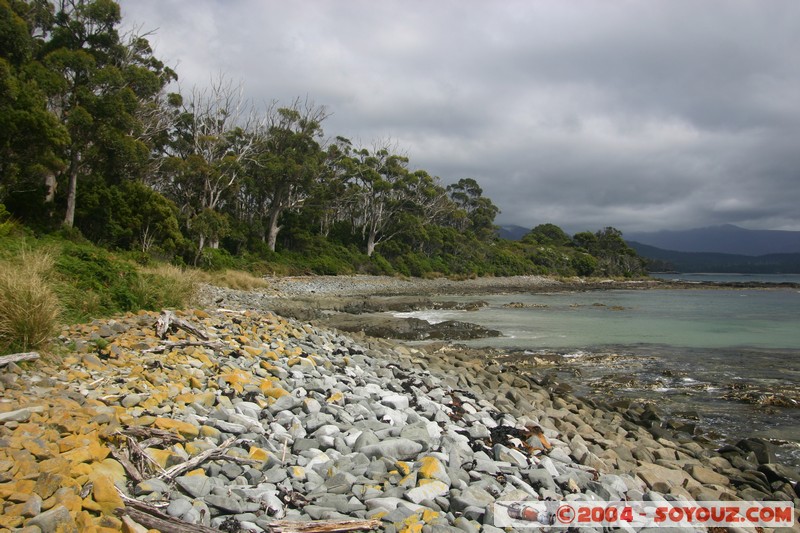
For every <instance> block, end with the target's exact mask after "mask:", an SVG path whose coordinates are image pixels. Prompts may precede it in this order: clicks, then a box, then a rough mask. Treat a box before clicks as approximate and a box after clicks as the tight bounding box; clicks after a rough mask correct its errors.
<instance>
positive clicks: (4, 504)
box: [0, 277, 800, 533]
mask: <svg viewBox="0 0 800 533" xmlns="http://www.w3.org/2000/svg"><path fill="white" fill-rule="evenodd" d="M650 283H651V282H633V283H632V284H631V285H630V287H631V288H633V287H643V288H644V287H647V286H648V285H649V284H650ZM487 288H490V289H491V290H495V291H504V290H507V291H509V292H514V291H520V290H542V288H547V289H548V290H550V289H554V290H558V288H559V282H556V281H552V280H549V279H546V278H537V277H529V278H522V279H520V278H508V279H501V280H498V279H490V280H485V279H476V280H466V281H462V282H454V281H449V280H413V281H409V280H403V279H398V278H366V277H347V278H291V279H275V280H271V285H270V288H269V289H266V290H264V291H260V292H240V291H231V290H227V289H220V288H216V287H205V288H204V289H203V291H202V294H201V301H200V304H199V305H198V308H197V309H194V310H184V311H176V312H175V313H174V314H173V313H169V312H165V313H161V314H159V313H154V312H142V313H139V314H131V315H125V316H118V317H116V318H114V319H110V320H98V321H95V322H93V323H91V324H82V325H76V326H72V327H70V328H68V329H66V330H64V331H63V332H62V334H61V335H60V337H59V339H58V341H57V342H58V344H59V346H60V350H58V352H59V353H60V354H61V355H58V356H48V357H45V358H43V359H41V360H37V361H31V362H20V363H8V364H5V365H3V366H2V367H0V390H2V400H0V531H26V532H29V533H38V532H55V531H120V530H122V531H128V532H141V531H147V530H148V529H154V530H159V531H188V532H192V531H226V532H239V531H242V532H244V531H254V532H261V531H264V532H293V531H359V530H364V531H366V530H370V529H373V530H378V531H387V532H409V533H412V532H423V531H424V532H428V531H430V532H439V531H441V532H447V531H453V532H456V531H467V532H473V531H474V532H479V531H486V532H497V531H503V529H499V528H497V527H495V525H494V524H495V518H496V516H495V515H496V509H497V507H495V506H494V504H495V502H504V501H530V502H534V501H536V502H538V501H549V500H553V501H558V500H566V501H586V500H630V501H655V502H670V501H677V500H685V501H719V500H723V501H734V500H747V501H752V500H779V501H793V502H794V503H795V506H798V505H800V499H798V491H799V490H800V489H799V488H798V481H800V475H798V473H797V472H796V471H794V470H793V469H791V468H788V467H785V466H782V465H780V464H776V462H775V459H774V455H773V454H772V450H771V448H770V444H769V443H768V442H766V441H763V440H760V439H755V438H750V436H749V435H748V434H747V431H746V429H744V428H743V430H742V435H741V438H740V439H738V440H737V441H736V442H732V443H731V444H730V445H727V446H724V447H722V448H720V447H719V446H716V445H713V444H712V443H710V442H707V441H703V440H698V439H695V438H693V437H692V436H691V435H689V434H688V433H685V432H683V431H682V430H681V428H680V427H672V426H670V424H668V423H666V421H662V420H661V418H660V416H659V414H658V413H657V412H656V411H655V410H653V409H652V408H651V407H648V406H645V405H637V404H636V403H632V402H618V403H616V404H609V405H606V404H600V403H595V402H593V401H591V400H585V399H579V398H576V397H574V396H572V395H571V394H570V392H569V391H568V389H567V388H564V387H561V386H560V384H558V383H556V382H553V381H552V380H548V379H545V378H544V377H543V376H542V375H538V374H537V372H536V368H535V367H533V368H526V369H525V370H524V371H523V370H521V369H519V368H518V367H516V366H514V364H513V361H508V362H502V361H496V360H489V359H487V358H486V357H484V356H483V354H480V353H477V352H471V351H469V350H460V349H455V348H453V347H451V346H450V345H449V343H447V342H439V343H436V344H432V345H430V346H427V347H421V346H416V345H414V346H412V345H403V344H401V343H398V342H390V341H387V340H383V339H380V338H376V337H371V336H367V335H364V334H363V333H361V332H358V331H354V332H352V333H347V332H343V331H342V329H345V328H341V327H339V326H341V325H342V323H341V322H340V323H339V324H338V325H337V323H336V322H335V320H337V317H338V319H341V316H340V315H348V314H351V315H352V316H356V317H357V316H358V315H354V314H352V313H346V312H344V311H346V309H345V308H351V309H352V306H355V308H370V309H372V308H375V306H378V308H381V306H383V307H385V306H390V307H391V308H392V309H405V307H404V306H407V307H408V306H410V307H411V308H416V307H419V306H424V305H427V304H428V303H427V300H426V299H425V297H421V296H419V294H425V295H428V294H476V295H479V294H480V293H481V292H482V291H483V292H486V290H487ZM562 288H564V287H562ZM374 296H382V297H384V298H383V299H382V300H381V301H378V300H377V299H375V298H374ZM474 305H480V300H476V302H475V303H474ZM337 311H338V312H337ZM350 320H353V319H352V318H350ZM354 322H355V324H354V328H353V329H354V330H357V329H358V328H357V327H355V326H357V325H358V324H357V322H358V320H355V321H354ZM334 327H335V329H334ZM362 329H363V328H362ZM465 329H468V327H467V326H464V327H463V328H462V327H458V325H457V324H456V325H454V326H453V327H452V330H458V331H462V330H465ZM452 330H451V331H452ZM441 334H442V336H443V337H441V338H444V339H448V338H451V337H449V336H448V332H447V331H446V332H443V333H441ZM426 338H429V339H436V338H440V337H435V336H429V337H426ZM581 530H582V531H594V530H593V529H591V528H581ZM597 530H599V529H597ZM751 530H752V529H751ZM793 530H796V531H800V528H798V527H797V525H795V527H794V528H793Z"/></svg>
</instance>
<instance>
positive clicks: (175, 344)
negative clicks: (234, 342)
mask: <svg viewBox="0 0 800 533" xmlns="http://www.w3.org/2000/svg"><path fill="white" fill-rule="evenodd" d="M187 346H205V347H206V348H214V349H216V350H220V349H222V348H224V347H225V344H224V343H223V342H220V341H177V342H173V341H166V342H165V343H164V344H160V345H158V346H156V347H155V348H148V349H147V350H142V351H141V353H162V352H165V351H167V350H169V349H171V348H185V347H187Z"/></svg>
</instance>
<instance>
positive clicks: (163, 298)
mask: <svg viewBox="0 0 800 533" xmlns="http://www.w3.org/2000/svg"><path fill="white" fill-rule="evenodd" d="M140 272H141V273H142V274H143V275H142V276H140V277H139V280H138V283H137V284H136V286H135V287H134V292H135V293H136V296H137V299H138V301H139V303H140V305H141V306H142V307H145V308H155V307H172V308H182V307H187V306H189V305H191V304H193V303H194V301H195V297H196V295H197V289H198V286H199V284H200V283H201V282H202V281H203V280H202V279H201V275H200V273H199V271H197V270H193V269H187V268H180V267H177V266H174V265H170V264H166V263H163V264H159V265H157V266H152V267H142V268H140Z"/></svg>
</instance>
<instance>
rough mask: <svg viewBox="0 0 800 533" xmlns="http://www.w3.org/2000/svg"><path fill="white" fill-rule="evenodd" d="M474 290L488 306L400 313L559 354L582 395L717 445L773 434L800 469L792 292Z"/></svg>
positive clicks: (484, 342)
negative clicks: (658, 415)
mask: <svg viewBox="0 0 800 533" xmlns="http://www.w3.org/2000/svg"><path fill="white" fill-rule="evenodd" d="M789 281H791V280H789ZM443 299H448V300H453V299H461V300H464V301H469V300H474V299H476V298H474V297H464V298H452V297H447V298H443ZM481 299H484V300H486V301H487V302H489V306H488V307H486V308H483V309H480V310H479V311H422V312H415V313H404V314H400V316H415V317H418V318H423V319H427V320H429V321H432V322H438V321H442V320H463V321H466V322H473V323H477V324H480V325H483V326H487V327H491V328H493V329H497V330H500V331H501V332H502V333H503V336H502V337H499V338H492V339H480V340H476V341H470V342H469V344H471V345H473V346H492V347H497V348H503V349H509V350H522V351H526V352H527V353H529V354H530V355H531V356H532V357H533V356H535V355H536V354H554V353H555V354H559V355H561V356H563V365H559V366H558V367H557V368H556V369H555V370H554V371H555V372H557V373H560V377H562V379H564V380H565V381H567V382H570V383H571V384H573V386H575V387H576V392H577V393H579V394H582V395H587V396H589V397H597V398H601V399H606V400H609V399H613V398H620V397H628V398H632V399H641V400H644V401H655V402H657V403H658V406H659V407H660V408H661V409H662V410H664V411H666V412H667V413H668V414H670V415H671V416H674V417H675V418H683V419H687V420H692V421H694V422H696V423H697V424H698V426H699V427H700V428H701V429H702V430H703V431H704V432H705V434H706V435H707V436H710V437H712V438H715V439H716V440H718V441H720V442H735V441H737V440H739V439H741V438H744V437H748V436H761V437H764V438H769V439H772V440H773V442H776V443H779V444H780V445H781V447H780V457H781V460H782V461H784V462H786V463H789V464H793V465H795V466H800V290H798V289H789V288H774V289H730V290H729V289H700V288H698V289H691V288H690V289H678V290H635V291H626V290H619V291H617V290H611V291H593V292H575V293H563V292H562V293H552V294H503V295H491V296H483V297H481ZM512 303H514V304H515V306H514V307H510V306H509V304H512ZM519 304H521V305H522V306H521V307H520V306H519ZM576 375H578V376H579V377H576ZM787 405H788V406H791V405H794V407H787Z"/></svg>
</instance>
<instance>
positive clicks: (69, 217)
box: [64, 150, 81, 228]
mask: <svg viewBox="0 0 800 533" xmlns="http://www.w3.org/2000/svg"><path fill="white" fill-rule="evenodd" d="M80 161H81V154H80V152H78V151H77V150H76V151H75V152H73V154H72V161H70V165H69V185H68V186H67V212H66V214H65V215H64V225H65V226H67V227H68V228H71V227H72V226H73V224H74V223H75V195H76V194H77V191H78V167H79V166H80Z"/></svg>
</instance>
